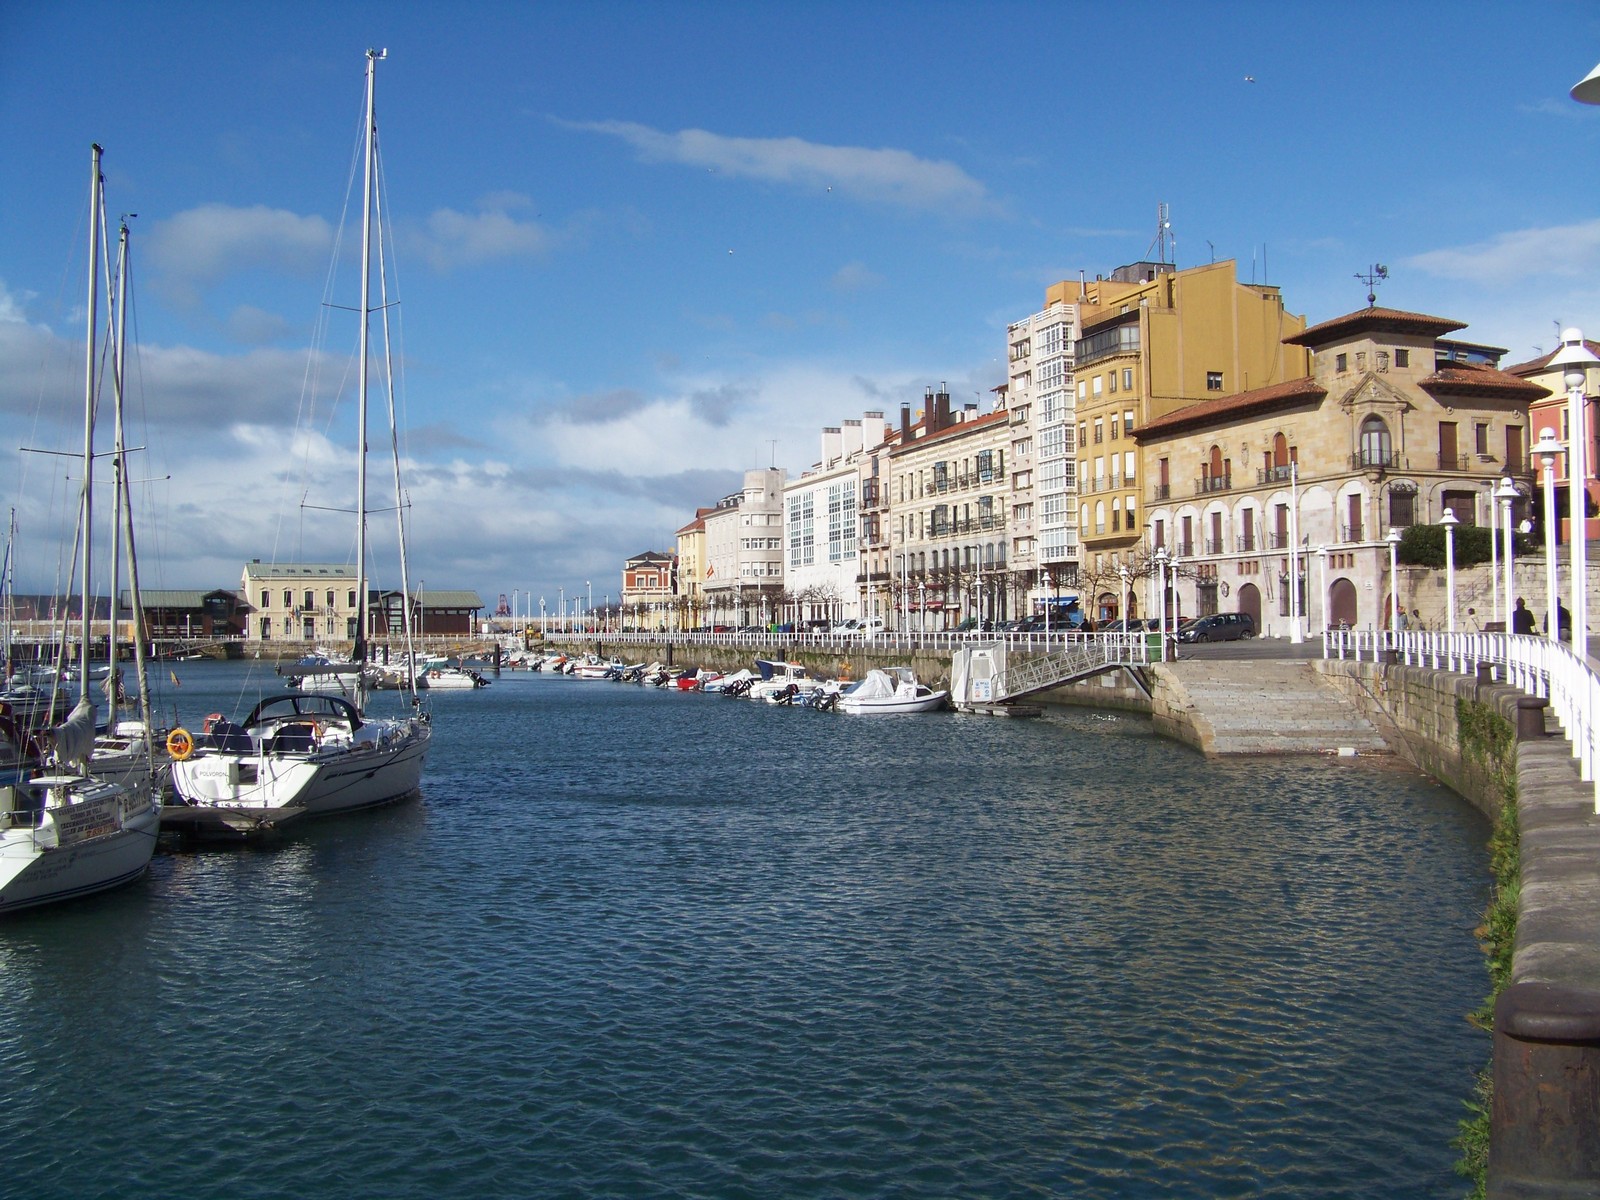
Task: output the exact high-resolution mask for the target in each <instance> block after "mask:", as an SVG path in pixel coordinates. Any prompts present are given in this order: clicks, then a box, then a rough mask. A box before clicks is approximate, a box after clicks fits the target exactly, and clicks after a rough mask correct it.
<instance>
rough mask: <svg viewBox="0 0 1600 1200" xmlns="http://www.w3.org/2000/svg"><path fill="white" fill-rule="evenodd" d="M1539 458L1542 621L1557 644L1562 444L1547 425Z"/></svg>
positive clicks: (1542, 435)
mask: <svg viewBox="0 0 1600 1200" xmlns="http://www.w3.org/2000/svg"><path fill="white" fill-rule="evenodd" d="M1534 449H1535V450H1536V451H1537V452H1538V455H1539V466H1540V468H1541V472H1542V474H1543V479H1542V480H1541V482H1542V483H1543V484H1544V620H1545V632H1546V633H1547V634H1549V636H1550V637H1551V639H1552V640H1556V641H1559V640H1560V638H1561V629H1560V627H1559V625H1558V624H1557V622H1556V605H1557V603H1558V595H1559V593H1558V590H1557V586H1556V571H1557V566H1558V564H1557V561H1556V524H1557V522H1558V521H1559V520H1560V518H1559V517H1557V516H1556V455H1558V454H1560V453H1561V442H1560V440H1559V439H1558V438H1557V437H1556V431H1555V430H1554V429H1551V428H1550V427H1549V426H1546V427H1545V428H1543V429H1541V430H1540V431H1539V444H1538V445H1537V446H1535V447H1534Z"/></svg>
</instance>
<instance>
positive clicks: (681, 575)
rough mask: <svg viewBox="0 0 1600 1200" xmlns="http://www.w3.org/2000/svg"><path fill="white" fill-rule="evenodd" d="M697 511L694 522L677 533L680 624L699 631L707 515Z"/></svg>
mask: <svg viewBox="0 0 1600 1200" xmlns="http://www.w3.org/2000/svg"><path fill="white" fill-rule="evenodd" d="M711 511H712V510H711V509H709V508H700V509H696V510H695V514H694V520H692V521H690V522H689V523H688V524H687V525H685V526H684V527H683V528H682V529H680V530H678V547H677V550H678V595H677V604H678V608H679V616H678V618H677V620H678V624H679V626H680V627H681V628H684V629H698V628H699V627H700V626H701V625H702V624H703V623H704V618H705V609H706V603H705V601H706V597H705V585H706V575H705V572H706V520H705V517H706V513H708V512H711Z"/></svg>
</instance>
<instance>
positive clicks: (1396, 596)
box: [1388, 526, 1400, 634]
mask: <svg viewBox="0 0 1600 1200" xmlns="http://www.w3.org/2000/svg"><path fill="white" fill-rule="evenodd" d="M1388 542H1389V632H1390V633H1391V634H1398V633H1399V632H1400V531H1399V530H1398V529H1395V528H1394V527H1393V526H1391V527H1390V529H1389V537H1388Z"/></svg>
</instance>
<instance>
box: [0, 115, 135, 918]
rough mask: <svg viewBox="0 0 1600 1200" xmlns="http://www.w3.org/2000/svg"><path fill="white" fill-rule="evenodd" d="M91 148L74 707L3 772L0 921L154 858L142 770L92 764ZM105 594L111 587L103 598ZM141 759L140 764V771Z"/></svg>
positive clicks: (94, 278)
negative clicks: (39, 762) (114, 773)
mask: <svg viewBox="0 0 1600 1200" xmlns="http://www.w3.org/2000/svg"><path fill="white" fill-rule="evenodd" d="M100 155H101V149H100V147H99V146H95V147H94V148H93V180H92V183H91V191H90V213H91V215H90V222H89V223H90V234H89V245H90V249H89V313H88V331H89V332H88V354H87V357H86V359H85V363H86V365H85V374H86V379H85V384H84V439H83V441H84V448H83V485H82V491H81V493H80V496H79V502H78V503H79V507H78V522H79V539H80V541H79V547H78V549H79V550H80V552H81V554H82V558H81V561H80V563H79V566H80V568H81V571H82V575H81V580H82V609H83V611H82V642H81V648H80V651H79V668H80V670H79V682H78V687H79V691H78V702H77V704H76V706H75V707H74V708H73V710H72V712H71V714H70V715H69V716H68V717H67V719H66V720H65V721H64V722H62V723H61V724H60V725H58V726H56V727H55V728H54V729H52V730H50V731H49V733H48V734H47V735H46V741H47V743H48V745H49V747H50V750H49V754H48V758H47V762H46V768H47V773H45V774H40V775H34V774H32V773H31V772H29V771H27V770H23V769H15V770H13V771H12V772H11V773H10V775H9V777H8V778H6V779H5V780H4V781H3V782H0V913H8V912H13V911H16V910H18V909H23V908H31V907H34V906H37V905H42V904H52V903H56V902H58V901H62V900H70V899H73V898H75V897H78V896H86V895H90V894H92V893H94V892H100V891H104V890H106V889H107V888H113V887H116V886H118V885H119V884H123V883H128V882H130V881H132V880H134V879H137V878H138V877H139V876H140V875H142V874H143V873H144V871H145V869H146V868H147V867H148V866H149V865H150V856H151V854H152V853H153V852H154V851H155V844H156V834H157V832H158V829H159V825H160V814H159V811H158V809H157V808H156V805H155V803H154V799H153V792H154V789H153V787H152V783H151V779H150V776H149V772H148V769H146V770H145V771H144V772H143V773H142V774H141V773H140V772H138V771H131V770H130V771H127V772H125V773H121V772H119V774H123V778H122V779H117V778H111V777H102V776H100V775H98V774H97V773H96V767H95V762H94V743H95V707H94V692H93V688H92V686H91V682H90V672H89V646H90V629H91V619H92V617H93V614H94V602H93V601H94V591H93V588H92V579H93V570H92V563H93V529H94V504H93V498H94V422H95V333H96V330H95V320H96V313H97V309H98V303H97V302H98V296H99V288H100V282H101V281H100V278H99V272H100V267H99V263H100V245H99V243H100V236H101V229H102V228H103V225H102V222H103V220H104V214H103V212H102V209H103V187H104V181H103V179H102V178H101V173H100ZM114 590H115V589H114V588H113V591H114ZM148 764H149V758H148V756H146V758H145V765H146V768H148Z"/></svg>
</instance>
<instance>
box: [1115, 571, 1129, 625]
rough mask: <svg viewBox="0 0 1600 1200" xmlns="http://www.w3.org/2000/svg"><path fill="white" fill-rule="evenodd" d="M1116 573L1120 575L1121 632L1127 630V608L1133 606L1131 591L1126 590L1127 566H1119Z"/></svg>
mask: <svg viewBox="0 0 1600 1200" xmlns="http://www.w3.org/2000/svg"><path fill="white" fill-rule="evenodd" d="M1117 574H1118V575H1120V576H1122V597H1121V603H1122V632H1123V633H1127V632H1128V609H1130V608H1132V607H1133V593H1132V592H1130V591H1129V590H1128V568H1127V567H1125V566H1119V567H1118V568H1117Z"/></svg>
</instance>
